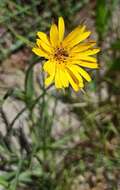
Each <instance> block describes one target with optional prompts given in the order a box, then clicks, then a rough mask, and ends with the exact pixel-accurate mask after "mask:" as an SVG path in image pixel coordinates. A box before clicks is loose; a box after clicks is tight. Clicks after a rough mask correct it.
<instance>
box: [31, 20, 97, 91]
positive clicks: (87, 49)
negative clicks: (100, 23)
mask: <svg viewBox="0 0 120 190" xmlns="http://www.w3.org/2000/svg"><path fill="white" fill-rule="evenodd" d="M64 33H65V24H64V20H63V18H62V17H60V18H59V21H58V26H57V25H56V24H52V25H51V28H50V37H48V36H47V35H46V34H45V33H43V32H38V33H37V35H38V39H37V40H36V46H35V47H33V49H32V51H33V52H34V53H35V54H37V55H38V56H41V57H44V58H46V59H47V61H46V62H45V63H44V66H43V68H44V71H45V72H47V74H48V77H47V78H46V79H45V85H46V86H49V85H50V84H51V83H53V82H55V86H56V88H66V87H68V86H69V84H71V86H72V87H73V89H74V90H75V91H78V90H79V89H81V88H83V87H84V83H83V78H84V79H86V80H87V81H88V82H89V81H91V77H90V75H89V74H88V73H87V72H86V71H85V70H84V69H83V68H82V67H88V68H98V64H97V59H96V58H95V57H92V56H91V55H94V54H96V53H98V52H99V51H100V49H99V48H93V47H94V46H95V44H96V42H95V41H88V42H82V41H84V40H85V39H86V38H88V37H89V36H90V34H91V32H90V31H86V27H85V26H81V25H80V26H78V27H76V28H75V29H74V30H73V31H72V32H71V33H69V34H68V35H67V36H66V37H65V38H64Z"/></svg>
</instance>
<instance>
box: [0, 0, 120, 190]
mask: <svg viewBox="0 0 120 190" xmlns="http://www.w3.org/2000/svg"><path fill="white" fill-rule="evenodd" d="M59 16H63V17H64V19H65V23H66V31H67V32H69V31H70V30H71V29H73V28H74V27H75V26H77V25H78V24H79V23H85V24H86V25H87V28H89V29H90V30H91V31H92V34H93V36H92V38H94V39H96V40H97V44H98V46H99V47H100V48H101V53H100V54H99V55H98V61H99V64H100V70H97V71H92V72H91V75H92V78H93V81H92V82H91V83H90V84H86V89H85V93H83V92H79V93H75V92H73V91H72V89H68V90H66V91H65V92H63V91H56V90H55V89H54V87H51V88H50V89H48V90H47V91H46V89H45V88H44V85H43V81H44V74H43V72H42V67H41V65H42V61H43V60H41V59H40V58H38V57H37V56H35V55H34V54H33V53H32V51H31V47H32V46H33V43H34V42H35V38H36V32H37V31H44V32H48V31H49V28H50V25H51V22H52V21H55V22H56V21H57V19H58V17H59ZM119 18H120V1H119V0H69V1H68V0H61V1H59V0H48V1H47V0H0V190H28V189H29V190H74V189H76V190H119V189H120V82H119V81H120V72H119V71H120V21H119Z"/></svg>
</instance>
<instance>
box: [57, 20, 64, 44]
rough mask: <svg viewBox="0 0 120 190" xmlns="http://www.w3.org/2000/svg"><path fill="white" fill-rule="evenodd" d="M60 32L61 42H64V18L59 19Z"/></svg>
mask: <svg viewBox="0 0 120 190" xmlns="http://www.w3.org/2000/svg"><path fill="white" fill-rule="evenodd" d="M58 31H59V41H60V42H62V40H63V38H64V32H65V24H64V20H63V18H62V17H59V21H58Z"/></svg>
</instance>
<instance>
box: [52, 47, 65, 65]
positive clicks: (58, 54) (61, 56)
mask: <svg viewBox="0 0 120 190" xmlns="http://www.w3.org/2000/svg"><path fill="white" fill-rule="evenodd" d="M67 57H68V52H67V51H66V50H64V49H63V48H57V49H56V50H55V54H54V58H55V59H56V60H57V61H59V62H63V61H65V60H66V58H67Z"/></svg>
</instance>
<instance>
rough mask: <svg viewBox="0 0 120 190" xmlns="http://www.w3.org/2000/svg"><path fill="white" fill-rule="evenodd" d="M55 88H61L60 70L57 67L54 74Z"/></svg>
mask: <svg viewBox="0 0 120 190" xmlns="http://www.w3.org/2000/svg"><path fill="white" fill-rule="evenodd" d="M55 87H56V88H62V83H61V80H60V69H59V67H58V66H57V67H56V73H55Z"/></svg>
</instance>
